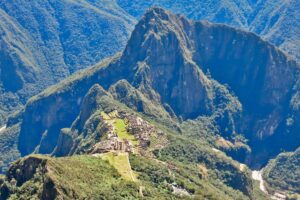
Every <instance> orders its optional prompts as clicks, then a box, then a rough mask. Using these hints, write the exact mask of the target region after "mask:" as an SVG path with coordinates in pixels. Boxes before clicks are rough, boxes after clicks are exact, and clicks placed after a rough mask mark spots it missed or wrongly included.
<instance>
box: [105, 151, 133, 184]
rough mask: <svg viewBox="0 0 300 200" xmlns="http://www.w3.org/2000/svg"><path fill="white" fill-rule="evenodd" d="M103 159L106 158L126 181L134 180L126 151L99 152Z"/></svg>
mask: <svg viewBox="0 0 300 200" xmlns="http://www.w3.org/2000/svg"><path fill="white" fill-rule="evenodd" d="M101 158H102V159H103V160H107V161H108V162H109V163H110V164H111V165H112V166H114V167H115V168H116V169H117V171H118V172H119V173H120V174H121V176H122V177H123V178H124V179H125V180H128V181H134V182H136V181H137V179H136V175H135V174H134V172H133V171H132V169H131V166H130V162H129V157H128V153H113V152H108V153H105V154H101Z"/></svg>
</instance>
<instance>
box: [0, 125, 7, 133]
mask: <svg viewBox="0 0 300 200" xmlns="http://www.w3.org/2000/svg"><path fill="white" fill-rule="evenodd" d="M5 129H6V125H4V126H2V127H1V128H0V133H2V132H3V131H5Z"/></svg>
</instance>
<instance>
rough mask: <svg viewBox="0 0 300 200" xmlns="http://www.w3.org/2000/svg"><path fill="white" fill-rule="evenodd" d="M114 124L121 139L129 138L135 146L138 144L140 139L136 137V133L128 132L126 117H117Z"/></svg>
mask: <svg viewBox="0 0 300 200" xmlns="http://www.w3.org/2000/svg"><path fill="white" fill-rule="evenodd" d="M114 126H115V129H116V132H117V135H118V137H119V138H120V139H127V140H129V141H130V142H131V143H132V144H133V145H134V146H137V145H138V140H137V139H136V138H135V137H134V135H132V134H130V133H128V132H127V130H126V124H125V120H124V119H115V121H114Z"/></svg>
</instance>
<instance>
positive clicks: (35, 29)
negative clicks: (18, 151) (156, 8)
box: [0, 0, 135, 124]
mask: <svg viewBox="0 0 300 200" xmlns="http://www.w3.org/2000/svg"><path fill="white" fill-rule="evenodd" d="M0 16H1V22H0V31H1V38H0V44H1V45H0V55H1V61H0V92H1V96H0V106H1V107H0V110H1V113H0V115H1V116H0V124H4V121H5V119H6V118H7V114H8V113H11V112H14V111H16V110H17V109H19V108H20V107H21V106H22V104H25V103H26V101H27V100H28V98H30V97H31V96H33V95H36V94H37V93H39V92H40V91H42V90H43V89H45V88H46V87H48V86H49V85H52V84H55V83H57V82H58V81H60V80H62V79H63V78H65V77H67V76H69V75H70V74H72V73H73V72H75V71H77V70H79V69H83V68H85V67H87V66H91V65H94V64H95V63H97V62H98V61H99V60H101V59H103V58H105V57H107V56H111V55H113V54H115V53H116V52H118V51H120V50H121V49H122V47H123V46H124V45H125V43H126V41H127V38H128V35H129V33H130V32H131V29H132V27H133V24H134V23H135V20H134V19H133V18H132V17H130V16H129V15H128V14H126V13H125V12H124V11H122V9H121V8H119V7H118V5H116V4H115V3H114V2H107V1H97V2H94V1H55V0H49V1H34V2H28V1H23V0H19V1H1V2H0Z"/></svg>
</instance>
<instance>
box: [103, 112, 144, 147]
mask: <svg viewBox="0 0 300 200" xmlns="http://www.w3.org/2000/svg"><path fill="white" fill-rule="evenodd" d="M101 116H102V117H103V119H104V120H106V121H108V122H111V123H112V125H113V126H114V128H115V131H116V134H117V135H118V137H119V138H120V139H127V140H129V141H130V142H131V143H132V144H133V145H134V146H138V144H139V143H138V140H137V139H136V138H135V137H134V135H132V134H130V133H128V132H127V129H126V126H127V125H126V122H125V120H124V119H119V118H117V112H116V111H113V112H110V113H108V114H106V113H105V112H103V111H102V112H101Z"/></svg>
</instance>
